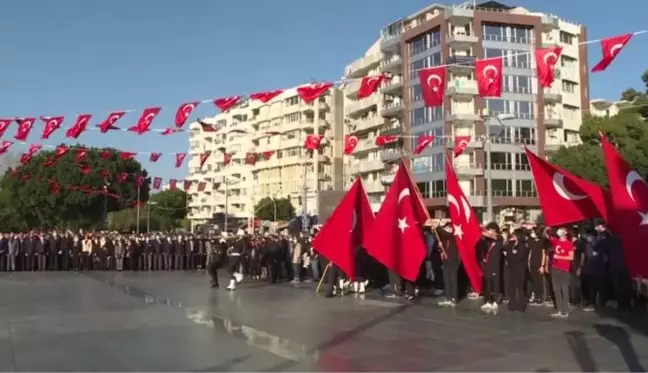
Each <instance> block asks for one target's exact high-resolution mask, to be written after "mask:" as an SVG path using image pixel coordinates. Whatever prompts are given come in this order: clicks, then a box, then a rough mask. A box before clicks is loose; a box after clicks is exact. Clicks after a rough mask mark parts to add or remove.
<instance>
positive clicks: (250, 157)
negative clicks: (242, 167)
mask: <svg viewBox="0 0 648 373" xmlns="http://www.w3.org/2000/svg"><path fill="white" fill-rule="evenodd" d="M256 161H257V153H247V154H246V155H245V164H249V165H252V166H254V165H255V164H256Z"/></svg>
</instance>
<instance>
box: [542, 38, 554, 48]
mask: <svg viewBox="0 0 648 373" xmlns="http://www.w3.org/2000/svg"><path fill="white" fill-rule="evenodd" d="M557 44H558V43H557V42H556V40H555V39H554V38H553V37H543V38H542V48H552V47H555V46H556V45H557Z"/></svg>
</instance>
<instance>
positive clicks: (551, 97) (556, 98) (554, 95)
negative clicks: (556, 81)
mask: <svg viewBox="0 0 648 373" xmlns="http://www.w3.org/2000/svg"><path fill="white" fill-rule="evenodd" d="M543 96H544V101H545V102H546V103H551V104H559V103H562V94H561V93H560V92H559V91H558V90H557V89H550V90H547V91H545V92H544V94H543Z"/></svg>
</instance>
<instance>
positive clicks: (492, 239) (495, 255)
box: [481, 222, 504, 312]
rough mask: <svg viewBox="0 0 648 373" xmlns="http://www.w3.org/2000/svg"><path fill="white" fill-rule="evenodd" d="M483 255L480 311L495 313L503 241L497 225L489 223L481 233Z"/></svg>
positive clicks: (498, 291)
mask: <svg viewBox="0 0 648 373" xmlns="http://www.w3.org/2000/svg"><path fill="white" fill-rule="evenodd" d="M482 235H483V240H484V245H482V247H483V250H484V253H483V255H482V256H481V257H482V271H483V273H484V304H483V305H482V306H481V309H482V311H485V312H489V311H493V312H494V311H497V301H496V298H497V294H498V293H500V292H501V290H500V279H501V268H502V266H501V264H502V251H503V249H504V239H503V238H502V236H501V234H500V229H499V225H497V223H494V222H491V223H488V224H487V225H486V229H485V230H484V231H483V232H482Z"/></svg>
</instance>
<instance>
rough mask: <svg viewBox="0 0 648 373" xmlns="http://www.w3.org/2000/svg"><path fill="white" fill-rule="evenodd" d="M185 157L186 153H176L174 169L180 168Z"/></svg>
mask: <svg viewBox="0 0 648 373" xmlns="http://www.w3.org/2000/svg"><path fill="white" fill-rule="evenodd" d="M186 156H187V153H176V155H175V158H176V161H175V167H176V168H180V167H181V166H182V162H184V159H185V157H186Z"/></svg>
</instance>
